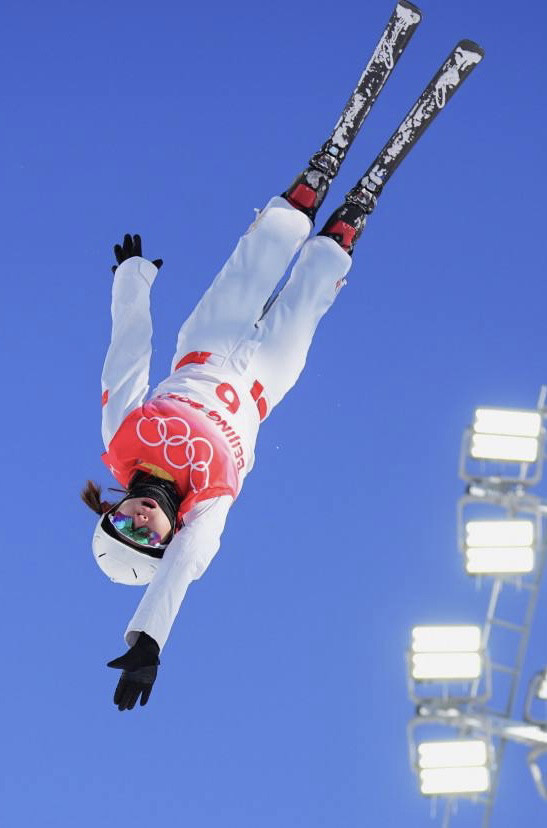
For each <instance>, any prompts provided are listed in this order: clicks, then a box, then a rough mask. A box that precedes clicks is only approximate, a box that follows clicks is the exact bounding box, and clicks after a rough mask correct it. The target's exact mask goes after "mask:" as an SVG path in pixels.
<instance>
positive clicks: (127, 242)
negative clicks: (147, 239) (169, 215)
mask: <svg viewBox="0 0 547 828" xmlns="http://www.w3.org/2000/svg"><path fill="white" fill-rule="evenodd" d="M114 255H115V257H116V261H117V262H118V264H117V265H113V267H112V273H115V272H116V270H117V269H118V265H121V263H122V262H125V260H126V259H131V258H133V256H142V242H141V237H140V236H139V235H138V233H137V234H136V235H134V236H133V237H132V236H131V235H130V234H129V233H126V234H125V236H124V237H123V246H122V245H121V244H115V245H114ZM152 264H155V265H156V267H157V268H158V270H159V269H160V267H161V266H162V264H163V259H154V261H153V262H152Z"/></svg>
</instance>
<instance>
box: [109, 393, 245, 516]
mask: <svg viewBox="0 0 547 828" xmlns="http://www.w3.org/2000/svg"><path fill="white" fill-rule="evenodd" d="M214 429H215V424H214V423H213V422H211V421H210V420H208V418H207V416H206V414H205V413H203V412H202V411H200V410H199V409H196V408H194V407H193V406H192V405H191V404H186V403H184V402H181V401H180V400H177V399H166V398H165V397H163V398H159V397H156V398H155V399H153V400H149V401H148V402H146V403H144V405H143V406H141V407H140V408H137V409H135V411H132V412H131V414H130V415H129V416H128V417H126V419H125V420H124V421H123V423H122V424H121V426H120V427H119V429H118V430H117V432H116V434H115V435H114V437H113V438H112V440H111V442H110V445H109V447H108V451H107V452H105V453H104V454H103V455H102V460H103V462H104V464H105V465H106V466H107V467H108V468H109V469H110V471H111V472H112V474H113V475H114V477H115V478H116V480H117V481H118V482H119V483H121V485H122V486H126V487H127V486H128V485H129V481H130V480H131V478H132V477H133V475H134V474H135V472H136V471H139V470H142V471H145V472H148V473H149V474H153V475H155V476H156V477H161V478H163V479H164V480H171V481H172V482H173V483H175V485H176V487H177V489H178V490H179V494H180V495H181V497H182V503H181V505H180V509H179V512H178V519H179V520H178V522H180V521H182V517H183V515H184V514H186V512H189V511H190V509H192V508H193V507H194V506H195V505H196V504H197V503H199V502H200V501H201V500H208V499H209V498H211V497H217V496H218V495H225V494H228V495H231V496H232V497H233V498H235V497H236V495H237V492H238V471H237V466H236V461H235V460H234V458H233V456H232V453H231V450H230V445H229V444H228V442H227V441H226V440H225V439H223V437H222V436H221V434H220V433H219V431H218V429H217V430H216V431H215V430H214Z"/></svg>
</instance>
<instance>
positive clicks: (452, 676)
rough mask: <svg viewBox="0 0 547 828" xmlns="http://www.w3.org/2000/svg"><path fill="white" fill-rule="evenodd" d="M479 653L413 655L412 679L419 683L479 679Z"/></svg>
mask: <svg viewBox="0 0 547 828" xmlns="http://www.w3.org/2000/svg"><path fill="white" fill-rule="evenodd" d="M481 672H482V659H481V656H480V655H479V653H454V652H451V653H413V655H412V678H414V679H416V680H417V681H427V680H429V681H457V680H462V681H463V680H469V681H470V680H471V679H476V678H479V676H480V675H481Z"/></svg>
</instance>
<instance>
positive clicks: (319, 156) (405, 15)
mask: <svg viewBox="0 0 547 828" xmlns="http://www.w3.org/2000/svg"><path fill="white" fill-rule="evenodd" d="M420 20H421V12H420V11H419V9H417V8H416V6H414V5H412V3H409V2H408V1H407V0H399V2H398V3H397V5H396V6H395V9H394V10H393V12H392V14H391V17H390V18H389V21H388V23H387V26H386V28H385V29H384V32H383V34H382V37H381V38H380V40H379V42H378V44H377V46H376V48H375V50H374V52H373V55H372V57H371V58H370V60H369V62H368V63H367V65H366V67H365V69H364V71H363V74H362V75H361V77H360V78H359V82H358V84H357V86H356V87H355V89H354V90H353V92H352V94H351V96H350V99H349V101H348V102H347V104H346V106H345V107H344V109H343V111H342V115H341V116H340V118H339V119H338V121H337V122H336V124H335V126H334V129H333V130H332V132H331V134H330V136H329V137H328V139H327V140H326V141H325V143H324V144H323V146H322V147H321V149H320V150H319V151H318V152H316V153H315V155H313V156H312V157H311V158H310V160H309V164H308V167H306V169H305V170H304V171H303V172H301V173H300V174H299V175H298V176H297V177H296V179H295V180H294V181H293V183H292V184H291V186H290V187H289V188H288V190H286V191H285V192H284V193H283V195H284V197H285V198H286V199H287V200H288V201H290V203H291V204H292V205H293V206H294V207H297V209H299V210H302V211H303V212H305V213H306V214H307V215H308V216H309V217H310V218H311V219H312V221H313V220H314V218H315V215H316V213H317V211H318V209H319V207H320V206H321V204H322V203H323V200H324V198H325V196H326V194H327V191H328V189H329V185H330V183H331V181H332V179H333V178H334V176H335V175H336V173H337V172H338V170H339V168H340V164H341V163H342V161H343V160H344V158H345V156H346V154H347V151H348V150H349V148H350V146H351V144H352V142H353V140H354V138H355V136H356V135H357V133H358V132H359V129H360V127H361V125H362V123H363V121H364V120H365V118H366V116H367V115H368V113H369V112H370V110H371V108H372V105H373V104H374V101H375V100H376V99H377V97H378V95H379V94H380V92H381V90H382V88H383V86H384V84H385V82H386V80H387V79H388V77H389V76H390V74H391V72H392V71H393V69H394V67H395V64H396V63H397V61H398V60H399V58H400V57H401V55H402V53H403V51H404V49H405V47H406V45H407V44H408V42H409V40H410V38H411V37H412V35H413V33H414V31H415V30H416V27H417V25H418V23H419V22H420Z"/></svg>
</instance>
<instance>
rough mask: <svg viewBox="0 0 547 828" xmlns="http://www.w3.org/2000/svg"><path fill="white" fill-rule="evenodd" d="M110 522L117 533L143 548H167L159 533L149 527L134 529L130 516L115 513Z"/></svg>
mask: <svg viewBox="0 0 547 828" xmlns="http://www.w3.org/2000/svg"><path fill="white" fill-rule="evenodd" d="M108 517H109V520H110V523H111V524H112V526H113V527H114V529H115V530H116V532H119V533H120V535H124V537H126V538H127V539H128V540H130V541H133V543H138V544H140V545H141V546H165V544H163V543H162V542H161V535H160V533H159V532H154V530H153V529H149V528H148V527H147V526H141V527H140V528H139V529H134V528H133V518H132V517H130V515H123V514H122V513H121V512H114V514H112V515H109V516H108Z"/></svg>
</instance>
